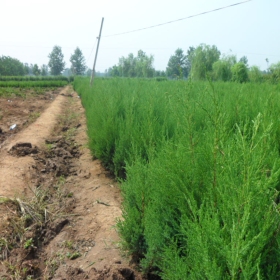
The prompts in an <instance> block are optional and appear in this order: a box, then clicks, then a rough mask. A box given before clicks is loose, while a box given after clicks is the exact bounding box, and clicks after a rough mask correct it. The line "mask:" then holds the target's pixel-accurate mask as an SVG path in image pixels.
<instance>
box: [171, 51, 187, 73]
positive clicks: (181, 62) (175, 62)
mask: <svg viewBox="0 0 280 280" xmlns="http://www.w3.org/2000/svg"><path fill="white" fill-rule="evenodd" d="M186 61H187V56H185V55H184V51H183V50H182V49H177V50H176V51H175V54H174V55H172V56H171V57H170V58H169V61H168V64H167V68H166V75H167V76H168V77H173V78H174V77H176V78H183V77H187V76H188V74H189V73H188V68H187V65H186Z"/></svg>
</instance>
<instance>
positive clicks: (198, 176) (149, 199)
mask: <svg viewBox="0 0 280 280" xmlns="http://www.w3.org/2000/svg"><path fill="white" fill-rule="evenodd" d="M74 86H75V89H76V90H77V91H78V92H79V94H80V95H81V98H82V103H83V105H84V106H85V109H86V116H87V122H88V134H89V137H90V147H91V149H92V151H93V153H94V154H95V155H96V156H97V157H100V158H101V159H102V160H103V161H104V163H105V165H107V166H108V167H109V168H111V170H113V171H114V172H115V174H117V175H119V176H123V177H124V178H125V179H126V180H125V181H124V182H123V183H122V185H121V190H122V193H123V197H124V202H123V219H122V220H121V221H119V223H118V228H119V231H120V233H121V235H122V238H123V242H124V246H125V248H126V249H127V250H128V251H129V252H130V253H131V254H133V255H134V256H136V257H138V258H139V259H140V264H141V267H142V269H143V271H144V272H148V271H153V270H154V269H156V271H158V273H159V275H160V277H161V278H162V279H174V280H175V279H278V278H279V277H280V274H279V271H280V254H279V252H280V248H279V244H280V236H279V226H280V215H279V205H278V203H279V193H278V192H279V190H280V183H279V179H280V159H279V150H280V140H279V139H280V120H279V117H278V115H279V110H280V102H279V98H280V96H279V86H278V85H271V84H266V83H264V84H254V83H247V84H239V83H233V82H228V83H222V82H217V83H214V84H209V83H206V82H185V81H164V82H158V81H156V80H144V79H141V80H140V79H96V81H95V86H94V88H92V89H91V88H90V87H89V80H88V79H82V78H77V79H75V82H74Z"/></svg>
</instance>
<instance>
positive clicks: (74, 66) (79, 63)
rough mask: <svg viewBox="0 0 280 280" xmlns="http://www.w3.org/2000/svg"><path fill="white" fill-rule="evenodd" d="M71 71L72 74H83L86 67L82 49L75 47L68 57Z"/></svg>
mask: <svg viewBox="0 0 280 280" xmlns="http://www.w3.org/2000/svg"><path fill="white" fill-rule="evenodd" d="M70 62H71V71H72V73H73V74H74V75H83V74H84V73H85V71H86V69H87V67H86V65H85V58H84V56H83V53H82V51H81V50H80V49H79V48H78V47H77V48H76V49H75V51H74V54H72V55H71V57H70Z"/></svg>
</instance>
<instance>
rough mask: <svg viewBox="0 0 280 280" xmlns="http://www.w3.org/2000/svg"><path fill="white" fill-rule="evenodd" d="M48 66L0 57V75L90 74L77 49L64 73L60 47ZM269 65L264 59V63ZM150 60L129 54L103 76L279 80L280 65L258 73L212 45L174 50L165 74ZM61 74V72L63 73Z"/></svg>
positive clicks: (147, 56)
mask: <svg viewBox="0 0 280 280" xmlns="http://www.w3.org/2000/svg"><path fill="white" fill-rule="evenodd" d="M48 58H49V62H48V64H47V65H45V64H43V65H42V66H41V67H39V66H38V65H37V64H34V65H33V64H28V63H22V62H20V61H19V60H18V59H15V58H11V57H8V56H2V57H0V75H2V76H21V75H36V76H38V75H42V76H47V75H54V76H56V75H61V74H62V73H63V74H65V75H66V76H70V75H88V76H90V75H91V70H90V69H88V68H87V66H86V64H85V58H84V55H83V53H82V51H81V50H80V48H79V47H77V48H76V49H75V50H74V53H73V54H72V55H71V57H70V62H71V67H70V69H65V65H66V64H65V61H64V55H63V53H62V49H61V47H60V46H54V47H53V50H52V52H51V53H50V54H49V55H48ZM266 62H267V64H269V61H268V59H266ZM153 64H154V56H153V55H147V54H146V53H145V52H144V51H142V50H139V51H138V53H137V55H136V56H134V54H133V53H130V54H129V55H128V56H127V57H124V56H122V57H120V58H119V62H118V64H116V65H114V66H112V67H110V68H109V69H108V70H106V71H105V73H103V76H109V77H133V78H134V77H135V78H137V77H138V78H153V77H165V78H170V79H186V78H191V79H192V80H205V79H209V78H210V79H211V80H214V81H224V82H227V81H236V82H241V83H243V82H247V81H253V82H262V81H265V80H269V81H272V82H278V81H279V80H280V62H278V63H276V64H272V65H270V66H269V67H268V69H267V70H266V71H261V70H260V68H259V67H258V66H251V67H249V64H248V59H247V57H246V56H243V57H241V58H240V59H239V60H238V59H237V57H236V55H233V54H230V55H221V52H220V51H219V49H218V48H217V47H216V46H215V45H212V46H210V45H206V44H200V45H199V46H197V47H193V46H192V47H189V49H188V50H187V51H186V52H185V53H184V51H183V49H181V48H178V49H177V50H176V51H175V53H174V54H173V55H171V56H170V58H169V61H168V63H167V67H166V70H165V71H160V70H156V69H155V68H154V65H153ZM63 71H64V72H63Z"/></svg>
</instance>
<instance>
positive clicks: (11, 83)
mask: <svg viewBox="0 0 280 280" xmlns="http://www.w3.org/2000/svg"><path fill="white" fill-rule="evenodd" d="M67 84H68V82H66V81H5V82H4V81H0V87H19V88H30V87H63V86H66V85H67Z"/></svg>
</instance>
